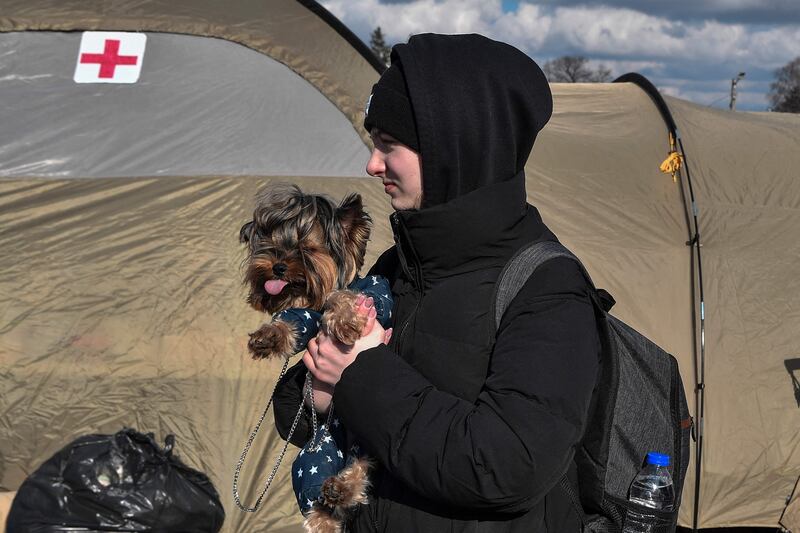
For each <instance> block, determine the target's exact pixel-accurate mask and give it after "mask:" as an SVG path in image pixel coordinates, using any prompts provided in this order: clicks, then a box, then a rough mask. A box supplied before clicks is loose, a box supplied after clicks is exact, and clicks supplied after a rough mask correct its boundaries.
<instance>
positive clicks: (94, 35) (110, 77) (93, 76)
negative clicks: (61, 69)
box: [73, 31, 147, 83]
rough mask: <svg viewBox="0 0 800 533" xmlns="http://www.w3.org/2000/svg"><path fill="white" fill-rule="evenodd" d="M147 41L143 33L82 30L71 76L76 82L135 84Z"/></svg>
mask: <svg viewBox="0 0 800 533" xmlns="http://www.w3.org/2000/svg"><path fill="white" fill-rule="evenodd" d="M146 42H147V35H145V34H144V33H127V32H119V31H85V32H83V36H82V37H81V49H80V50H79V51H78V63H77V65H76V66H75V76H74V77H73V79H74V80H75V82H76V83H136V82H137V81H138V80H139V73H140V72H141V71H142V59H143V58H144V47H145V43H146Z"/></svg>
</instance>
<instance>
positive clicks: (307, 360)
mask: <svg viewBox="0 0 800 533" xmlns="http://www.w3.org/2000/svg"><path fill="white" fill-rule="evenodd" d="M303 364H304V365H306V368H307V369H308V371H309V372H311V375H312V376H314V377H315V378H316V377H317V365H316V364H315V363H314V357H313V356H312V355H311V353H309V352H308V351H306V353H304V354H303ZM317 379H319V378H317Z"/></svg>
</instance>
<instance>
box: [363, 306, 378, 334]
mask: <svg viewBox="0 0 800 533" xmlns="http://www.w3.org/2000/svg"><path fill="white" fill-rule="evenodd" d="M377 316H378V313H377V312H376V311H375V308H374V307H371V308H370V309H369V311H368V312H367V321H366V322H365V323H364V328H363V329H362V330H361V336H362V337H364V336H366V335H369V334H370V333H372V328H374V327H375V317H377Z"/></svg>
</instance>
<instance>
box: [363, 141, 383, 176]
mask: <svg viewBox="0 0 800 533" xmlns="http://www.w3.org/2000/svg"><path fill="white" fill-rule="evenodd" d="M385 173H386V163H385V162H384V160H383V153H381V151H380V150H378V149H377V148H373V149H372V154H371V155H370V156H369V161H367V174H369V175H370V176H373V177H375V178H380V177H383V175H384V174H385Z"/></svg>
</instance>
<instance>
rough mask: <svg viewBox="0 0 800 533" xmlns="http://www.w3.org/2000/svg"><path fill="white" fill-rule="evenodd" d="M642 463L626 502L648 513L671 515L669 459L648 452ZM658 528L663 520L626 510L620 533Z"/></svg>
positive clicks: (645, 531) (671, 496)
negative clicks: (652, 510) (657, 512)
mask: <svg viewBox="0 0 800 533" xmlns="http://www.w3.org/2000/svg"><path fill="white" fill-rule="evenodd" d="M645 463H646V464H645V466H644V468H642V469H641V470H640V471H639V473H638V474H636V477H635V478H634V479H633V483H632V484H631V489H630V492H629V493H628V501H630V502H633V503H636V504H638V505H641V506H643V507H649V508H650V509H656V510H659V511H671V510H672V506H673V505H674V504H675V490H674V489H673V487H672V476H671V475H670V473H669V455H666V454H663V453H656V452H650V453H648V454H647V460H646V461H645ZM662 524H666V522H665V521H664V519H663V518H658V517H656V516H655V515H652V514H645V513H639V512H636V511H631V510H628V512H627V517H626V518H625V526H624V527H623V529H622V533H651V532H652V531H655V529H654V528H655V527H656V526H657V525H662Z"/></svg>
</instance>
